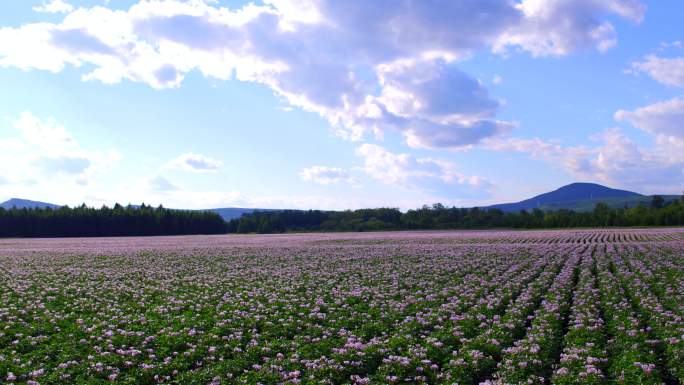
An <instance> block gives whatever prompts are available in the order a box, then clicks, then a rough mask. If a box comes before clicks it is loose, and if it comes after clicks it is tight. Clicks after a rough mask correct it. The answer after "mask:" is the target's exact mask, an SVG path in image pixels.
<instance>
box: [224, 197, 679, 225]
mask: <svg viewBox="0 0 684 385" xmlns="http://www.w3.org/2000/svg"><path fill="white" fill-rule="evenodd" d="M675 225H684V197H683V198H682V200H676V201H671V202H665V201H664V199H663V198H662V197H660V196H654V197H653V200H652V202H651V203H650V205H645V204H641V205H638V206H634V207H623V208H611V207H609V206H608V205H607V204H605V203H598V204H597V205H596V207H595V208H594V210H593V211H588V212H577V211H573V210H566V209H560V210H551V211H543V210H540V209H534V210H531V211H526V210H522V211H519V212H504V211H502V210H499V209H483V208H478V207H474V208H457V207H445V206H444V205H442V204H439V203H438V204H434V205H432V206H423V207H422V208H420V209H417V210H409V211H407V212H406V213H403V212H401V211H400V210H399V209H396V208H378V209H361V210H348V211H320V210H308V211H299V210H283V211H271V212H264V211H257V212H254V213H252V214H246V215H243V216H242V217H240V218H236V219H233V220H231V221H230V222H228V225H227V231H228V232H230V233H280V232H305V231H377V230H432V229H488V228H516V229H537V228H570V227H629V226H675Z"/></svg>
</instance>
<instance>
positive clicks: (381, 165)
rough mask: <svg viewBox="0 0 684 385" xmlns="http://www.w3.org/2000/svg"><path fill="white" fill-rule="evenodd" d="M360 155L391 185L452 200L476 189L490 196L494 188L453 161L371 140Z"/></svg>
mask: <svg viewBox="0 0 684 385" xmlns="http://www.w3.org/2000/svg"><path fill="white" fill-rule="evenodd" d="M356 154H357V155H358V156H359V157H361V158H363V162H364V165H363V168H362V169H363V171H365V172H366V174H368V175H369V176H371V177H373V178H374V179H377V180H379V181H380V182H382V183H385V184H388V185H396V186H400V187H405V188H408V189H414V190H425V191H430V192H435V193H438V194H442V195H443V196H444V195H446V196H447V197H450V198H452V199H453V198H455V197H457V196H468V195H472V194H473V193H475V192H477V193H480V194H483V195H486V194H488V192H489V190H491V189H492V188H493V187H494V186H493V184H492V183H491V182H489V181H488V180H487V179H485V178H482V177H478V176H466V175H463V174H461V173H459V172H457V171H456V166H455V165H454V164H453V163H451V162H448V161H445V160H441V159H433V158H415V157H413V156H412V155H409V154H404V153H393V152H391V151H388V150H387V149H385V148H383V147H381V146H378V145H375V144H368V143H364V144H362V145H361V146H359V147H358V148H357V149H356Z"/></svg>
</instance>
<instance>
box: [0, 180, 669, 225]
mask: <svg viewBox="0 0 684 385" xmlns="http://www.w3.org/2000/svg"><path fill="white" fill-rule="evenodd" d="M661 196H662V197H663V198H664V199H665V201H671V200H676V199H679V198H680V196H679V195H661ZM652 198H653V196H652V195H642V194H639V193H635V192H632V191H627V190H617V189H613V188H610V187H606V186H602V185H600V184H596V183H572V184H569V185H567V186H563V187H561V188H559V189H557V190H554V191H551V192H548V193H544V194H540V195H537V196H535V197H532V198H530V199H525V200H523V201H520V202H515V203H503V204H496V205H491V206H486V207H484V208H487V209H494V208H496V209H500V210H503V211H507V212H510V211H520V210H532V209H535V208H538V209H541V210H558V209H568V210H575V211H590V210H593V209H594V207H595V206H596V204H597V203H599V202H603V203H606V204H607V205H608V206H610V207H624V206H627V207H633V206H636V205H638V204H641V203H643V204H647V205H648V204H649V203H650V202H651V199H652ZM0 207H2V208H4V209H10V208H12V207H17V208H34V207H38V208H45V207H51V208H58V207H60V206H59V205H56V204H52V203H46V202H38V201H31V200H27V199H18V198H12V199H10V200H8V201H7V202H3V203H0ZM207 211H213V212H215V213H217V214H219V215H220V216H221V217H222V218H223V219H224V220H226V221H229V220H231V219H235V218H240V217H241V216H242V215H244V214H251V213H253V212H255V211H281V210H279V209H254V208H241V207H224V208H216V209H207Z"/></svg>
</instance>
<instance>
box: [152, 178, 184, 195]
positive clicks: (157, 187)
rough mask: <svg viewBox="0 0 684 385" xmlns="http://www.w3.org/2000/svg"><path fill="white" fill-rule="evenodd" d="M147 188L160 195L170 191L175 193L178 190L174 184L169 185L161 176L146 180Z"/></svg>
mask: <svg viewBox="0 0 684 385" xmlns="http://www.w3.org/2000/svg"><path fill="white" fill-rule="evenodd" d="M147 183H148V187H149V189H150V190H152V191H154V192H161V193H166V192H170V191H177V190H180V188H179V187H178V186H176V185H175V184H173V183H171V182H170V181H169V180H168V179H166V178H164V177H163V176H161V175H158V176H156V177H154V178H151V179H150V180H148V182H147Z"/></svg>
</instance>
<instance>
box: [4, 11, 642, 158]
mask: <svg viewBox="0 0 684 385" xmlns="http://www.w3.org/2000/svg"><path fill="white" fill-rule="evenodd" d="M643 12H644V8H643V6H642V5H641V4H640V3H639V2H638V1H637V0H553V1H551V0H544V1H541V0H524V1H522V2H521V3H517V2H514V1H510V0H478V1H474V0H467V1H447V2H443V1H437V0H435V1H428V0H425V1H418V2H396V1H392V0H380V1H370V2H369V1H333V0H317V1H313V0H267V1H264V3H263V4H254V3H250V4H248V5H245V6H243V7H242V8H239V9H229V8H227V7H225V6H221V5H220V4H218V3H217V2H208V1H200V0H192V1H180V0H165V1H146V2H140V3H138V4H135V5H133V6H132V7H130V8H129V9H128V10H114V9H110V8H108V7H105V6H99V7H92V8H86V7H81V8H78V9H74V10H72V11H71V12H69V13H68V14H67V15H66V16H65V17H64V19H63V20H62V21H61V22H60V23H32V24H25V25H22V26H20V27H17V28H10V27H6V28H0V66H13V67H18V68H21V69H25V70H28V69H41V70H47V71H52V72H59V71H62V70H63V69H64V68H65V67H67V66H74V67H80V68H84V74H83V79H84V80H86V81H94V80H97V81H101V82H104V83H106V84H113V83H118V82H121V81H123V80H129V81H134V82H143V83H147V84H149V85H150V86H151V87H154V88H158V89H163V88H172V87H178V86H180V85H181V83H182V82H183V80H184V78H185V77H186V75H187V74H188V72H190V71H199V72H201V73H202V74H203V75H204V76H205V77H209V78H214V79H219V80H229V79H233V78H235V79H238V80H240V81H250V82H258V83H261V84H264V85H266V86H268V87H270V88H271V89H272V90H273V91H274V92H275V93H276V94H277V95H278V96H279V97H281V98H282V99H283V100H284V101H286V102H287V103H288V104H289V105H290V106H292V107H298V108H301V109H304V110H306V111H311V112H315V113H318V114H320V115H321V116H323V117H324V118H326V119H327V120H328V121H329V122H330V123H331V125H333V126H334V127H335V129H336V132H337V133H338V134H339V135H340V136H342V137H345V138H348V139H350V140H362V139H364V138H365V137H367V136H368V135H371V134H372V135H375V136H376V137H379V136H382V135H383V133H384V132H386V131H394V132H399V133H400V134H402V135H403V136H404V137H405V139H406V141H407V142H408V144H409V145H411V146H413V147H426V148H464V147H467V146H469V145H472V144H474V143H478V142H480V141H481V140H483V139H484V138H488V137H494V136H497V135H501V134H502V133H503V132H505V131H507V129H508V128H510V127H511V125H510V123H508V122H500V121H497V120H496V119H495V115H496V112H497V109H498V107H499V103H498V102H497V101H496V100H494V99H492V98H490V97H489V96H488V94H487V92H486V89H485V88H484V87H483V85H482V84H480V82H478V81H477V80H475V79H474V78H473V77H472V76H470V75H468V74H466V73H464V72H462V71H461V70H460V69H459V68H458V65H459V63H460V62H461V61H463V60H467V58H468V57H469V56H470V55H472V54H473V53H474V52H477V51H479V50H488V49H495V50H497V51H504V50H506V48H508V47H514V48H520V49H523V50H527V51H530V52H532V53H533V54H535V55H564V54H567V53H570V52H572V51H574V50H578V49H586V48H592V47H596V48H598V49H607V48H609V47H610V46H612V45H614V44H615V40H616V37H615V36H616V35H615V30H614V28H613V26H612V25H611V24H610V23H609V22H608V21H606V20H605V19H606V17H607V16H611V15H617V16H618V17H622V18H626V19H629V20H634V21H639V20H641V18H642V17H643Z"/></svg>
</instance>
